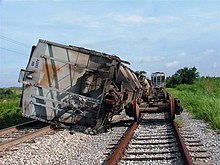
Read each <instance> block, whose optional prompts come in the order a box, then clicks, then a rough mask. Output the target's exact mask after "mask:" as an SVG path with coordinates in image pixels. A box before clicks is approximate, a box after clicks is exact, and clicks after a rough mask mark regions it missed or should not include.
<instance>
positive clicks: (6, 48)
mask: <svg viewBox="0 0 220 165" xmlns="http://www.w3.org/2000/svg"><path fill="white" fill-rule="evenodd" d="M0 49H2V50H6V51H9V52H13V53H17V54H20V55H22V56H26V57H27V56H28V55H26V54H24V53H20V52H17V51H15V50H11V49H7V48H3V47H0Z"/></svg>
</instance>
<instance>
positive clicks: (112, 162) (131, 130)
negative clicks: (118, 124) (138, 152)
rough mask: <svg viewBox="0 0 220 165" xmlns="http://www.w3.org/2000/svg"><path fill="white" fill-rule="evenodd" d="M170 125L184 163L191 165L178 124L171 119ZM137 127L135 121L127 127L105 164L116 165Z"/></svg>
mask: <svg viewBox="0 0 220 165" xmlns="http://www.w3.org/2000/svg"><path fill="white" fill-rule="evenodd" d="M172 126H173V128H174V133H175V135H176V137H177V142H178V146H179V148H180V152H181V155H182V158H183V160H184V164H185V165H193V162H192V158H191V156H190V155H189V152H188V150H187V148H186V145H185V143H184V141H183V138H182V136H181V135H180V132H179V129H178V126H177V124H176V123H175V122H174V121H172ZM137 127H138V123H137V122H134V123H132V124H131V126H130V127H129V130H128V131H127V133H126V134H125V136H124V138H123V139H122V141H121V142H120V144H119V145H118V146H117V148H116V149H115V151H114V152H113V154H112V155H111V157H110V158H109V159H108V160H107V161H106V163H105V164H106V165H116V164H118V163H119V162H120V160H121V158H122V156H123V154H124V153H125V150H126V148H127V146H128V144H129V142H130V139H131V138H132V136H133V134H134V131H135V129H136V128H137Z"/></svg>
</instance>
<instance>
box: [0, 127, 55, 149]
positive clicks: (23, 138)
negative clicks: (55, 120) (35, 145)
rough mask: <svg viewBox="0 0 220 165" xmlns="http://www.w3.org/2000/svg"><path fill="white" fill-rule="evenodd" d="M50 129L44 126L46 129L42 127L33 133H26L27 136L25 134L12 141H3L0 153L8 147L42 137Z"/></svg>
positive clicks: (0, 145)
mask: <svg viewBox="0 0 220 165" xmlns="http://www.w3.org/2000/svg"><path fill="white" fill-rule="evenodd" d="M51 130H52V129H51V128H50V126H46V127H43V128H41V129H39V130H37V131H35V132H31V133H28V134H25V135H23V136H21V137H18V138H16V139H12V140H9V141H5V142H3V143H0V152H1V151H4V150H5V149H7V148H9V147H12V146H14V145H17V144H19V143H23V142H26V141H28V140H31V139H33V138H36V137H38V136H40V135H43V134H45V133H47V132H49V131H51Z"/></svg>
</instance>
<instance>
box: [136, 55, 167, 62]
mask: <svg viewBox="0 0 220 165" xmlns="http://www.w3.org/2000/svg"><path fill="white" fill-rule="evenodd" d="M164 59H165V58H164V57H162V56H145V57H144V58H142V59H141V60H140V62H142V63H146V62H158V61H162V60H164Z"/></svg>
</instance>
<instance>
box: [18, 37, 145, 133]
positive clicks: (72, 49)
mask: <svg viewBox="0 0 220 165" xmlns="http://www.w3.org/2000/svg"><path fill="white" fill-rule="evenodd" d="M125 64H129V62H126V61H123V60H121V59H120V58H119V57H117V56H114V55H109V54H105V53H100V52H97V51H93V50H88V49H84V48H80V47H76V46H66V45H62V44H58V43H54V42H50V41H45V40H39V42H38V44H37V45H36V46H33V48H32V51H31V54H30V58H29V62H28V64H27V67H26V69H21V71H20V75H19V82H21V83H23V91H22V99H21V107H22V114H23V116H25V117H28V118H32V119H37V120H40V121H43V122H47V123H50V124H52V125H56V126H59V127H67V128H70V129H71V127H72V126H73V125H74V124H77V123H86V124H88V125H90V126H91V127H92V129H91V131H92V132H93V133H97V132H102V131H103V130H105V128H106V125H107V124H108V122H110V120H111V119H112V117H113V116H114V115H115V114H118V113H120V112H121V111H122V110H124V109H125V110H126V113H127V114H128V115H129V116H131V117H132V116H133V117H134V119H135V120H138V118H139V108H138V104H137V102H139V100H140V97H141V95H142V86H141V84H140V83H139V81H138V79H137V77H136V75H135V72H134V71H132V70H131V69H130V68H128V67H127V66H126V65H125Z"/></svg>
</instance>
